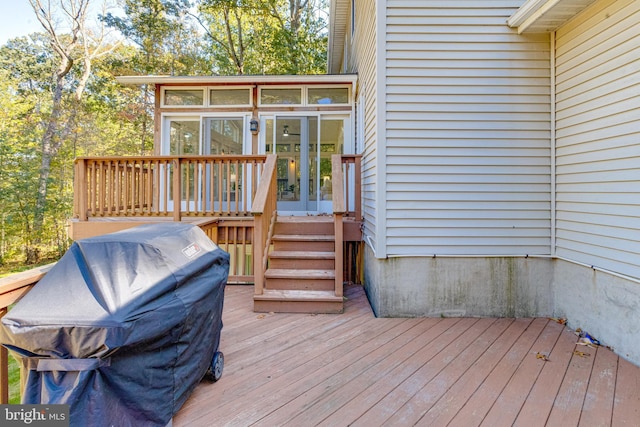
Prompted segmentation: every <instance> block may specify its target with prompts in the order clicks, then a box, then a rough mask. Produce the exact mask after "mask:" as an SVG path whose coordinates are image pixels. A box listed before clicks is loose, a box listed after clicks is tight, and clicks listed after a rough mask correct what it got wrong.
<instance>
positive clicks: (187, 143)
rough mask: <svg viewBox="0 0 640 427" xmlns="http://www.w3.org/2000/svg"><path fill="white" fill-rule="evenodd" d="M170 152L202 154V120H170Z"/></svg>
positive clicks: (174, 153) (175, 153)
mask: <svg viewBox="0 0 640 427" xmlns="http://www.w3.org/2000/svg"><path fill="white" fill-rule="evenodd" d="M168 148H169V153H168V154H171V155H183V154H200V120H199V119H195V120H194V119H189V118H185V119H170V120H169V147H168Z"/></svg>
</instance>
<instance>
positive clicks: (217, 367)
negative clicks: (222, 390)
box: [211, 351, 224, 381]
mask: <svg viewBox="0 0 640 427" xmlns="http://www.w3.org/2000/svg"><path fill="white" fill-rule="evenodd" d="M223 369H224V354H222V352H221V351H216V352H215V353H214V354H213V359H212V360H211V378H212V379H213V381H218V380H219V379H220V377H222V370H223Z"/></svg>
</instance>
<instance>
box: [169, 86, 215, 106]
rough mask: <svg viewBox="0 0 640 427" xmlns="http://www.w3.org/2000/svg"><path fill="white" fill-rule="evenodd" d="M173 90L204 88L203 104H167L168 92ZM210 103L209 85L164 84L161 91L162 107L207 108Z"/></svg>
mask: <svg viewBox="0 0 640 427" xmlns="http://www.w3.org/2000/svg"><path fill="white" fill-rule="evenodd" d="M168 90H169V91H171V90H175V91H178V90H183V91H195V90H202V92H203V93H202V104H188V105H187V104H167V95H166V92H167V91H168ZM208 103H209V91H208V90H207V86H163V87H162V90H161V91H160V106H161V107H162V108H205V107H206V106H207V105H208Z"/></svg>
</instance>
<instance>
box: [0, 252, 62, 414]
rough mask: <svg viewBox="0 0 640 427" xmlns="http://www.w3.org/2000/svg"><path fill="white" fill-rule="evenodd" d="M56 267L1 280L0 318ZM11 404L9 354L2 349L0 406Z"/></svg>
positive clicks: (26, 272) (0, 356)
mask: <svg viewBox="0 0 640 427" xmlns="http://www.w3.org/2000/svg"><path fill="white" fill-rule="evenodd" d="M54 265H55V263H53V264H47V265H44V266H41V267H36V268H32V269H31V270H27V271H23V272H20V273H15V274H12V275H10V276H7V277H3V278H1V279H0V317H2V316H4V315H5V314H7V311H8V309H9V306H10V305H11V304H14V303H16V302H17V301H18V300H19V299H20V298H22V296H23V295H24V294H26V293H27V292H29V290H30V289H31V288H32V287H33V285H35V284H36V283H38V281H40V279H42V278H43V277H44V275H45V274H47V272H48V271H49V270H51V268H52V267H53V266H54ZM8 403H9V352H8V351H7V349H6V348H5V347H0V404H2V405H5V404H8Z"/></svg>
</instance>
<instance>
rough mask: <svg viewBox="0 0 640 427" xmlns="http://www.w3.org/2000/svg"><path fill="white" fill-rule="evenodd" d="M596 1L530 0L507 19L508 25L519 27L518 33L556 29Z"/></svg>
mask: <svg viewBox="0 0 640 427" xmlns="http://www.w3.org/2000/svg"><path fill="white" fill-rule="evenodd" d="M594 1H595V0H528V1H526V2H525V3H524V4H523V5H522V6H521V7H520V9H518V10H517V11H516V13H514V14H513V15H511V17H509V19H507V25H508V26H509V27H511V28H516V27H517V28H518V34H522V33H524V32H525V31H527V30H529V29H531V31H537V32H551V31H555V30H556V29H557V28H559V27H561V26H562V25H564V24H565V23H566V22H567V21H569V20H570V19H572V18H573V17H574V16H575V15H577V14H578V13H580V12H581V11H582V10H583V9H584V8H586V7H587V6H589V5H590V4H591V3H593V2H594ZM536 27H538V28H536ZM546 27H548V28H546Z"/></svg>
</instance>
